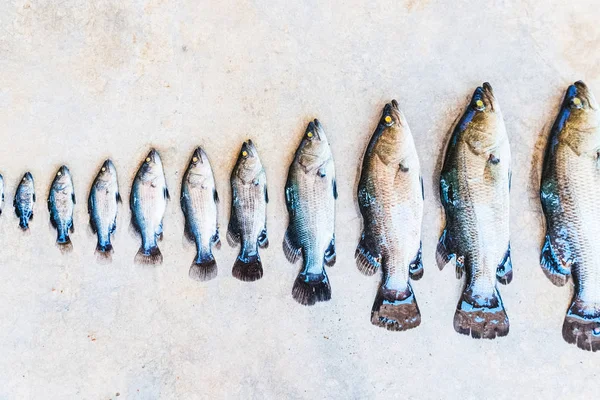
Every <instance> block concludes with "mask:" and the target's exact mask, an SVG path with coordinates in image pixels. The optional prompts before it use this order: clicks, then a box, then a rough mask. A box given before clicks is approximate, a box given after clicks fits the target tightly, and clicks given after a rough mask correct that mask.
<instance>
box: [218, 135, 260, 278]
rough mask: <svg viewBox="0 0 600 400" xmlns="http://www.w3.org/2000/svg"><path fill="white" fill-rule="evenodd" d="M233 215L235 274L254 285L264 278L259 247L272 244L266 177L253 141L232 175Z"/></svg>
mask: <svg viewBox="0 0 600 400" xmlns="http://www.w3.org/2000/svg"><path fill="white" fill-rule="evenodd" d="M230 183H231V216H230V219H229V227H228V229H227V240H228V241H229V244H230V245H231V246H235V245H237V244H238V243H240V244H241V248H240V253H239V254H238V256H237V259H236V261H235V264H234V265H233V269H232V274H233V276H234V277H236V278H237V279H239V280H242V281H245V282H252V281H255V280H258V279H260V278H262V276H263V267H262V262H261V260H260V254H259V252H258V248H259V247H261V248H266V247H267V246H268V245H269V239H268V237H267V203H268V201H269V196H268V194H267V176H266V174H265V170H264V168H263V166H262V163H261V162H260V158H259V157H258V152H257V151H256V147H255V146H254V144H253V143H252V141H251V140H248V141H246V142H244V144H243V145H242V148H241V150H240V154H239V156H238V159H237V162H236V164H235V167H234V168H233V171H232V173H231V179H230Z"/></svg>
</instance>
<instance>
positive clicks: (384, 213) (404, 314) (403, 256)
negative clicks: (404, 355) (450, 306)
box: [355, 100, 423, 331]
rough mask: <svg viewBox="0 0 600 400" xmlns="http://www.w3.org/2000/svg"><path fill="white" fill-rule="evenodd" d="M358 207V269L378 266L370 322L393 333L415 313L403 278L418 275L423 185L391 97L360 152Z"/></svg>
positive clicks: (410, 323)
mask: <svg viewBox="0 0 600 400" xmlns="http://www.w3.org/2000/svg"><path fill="white" fill-rule="evenodd" d="M358 205H359V207H360V212H361V214H362V217H363V233H362V237H361V239H360V243H359V244H358V248H357V249H356V254H355V256H356V259H357V263H358V269H359V270H360V271H361V272H362V273H364V274H366V275H373V274H375V272H377V270H378V269H379V267H382V268H383V282H382V284H381V287H380V288H379V290H378V293H377V297H376V298H375V303H374V304H373V309H372V312H371V322H372V323H373V324H374V325H377V326H381V327H384V328H387V329H389V330H394V331H403V330H406V329H410V328H414V327H416V326H418V325H419V324H420V323H421V314H420V312H419V307H418V305H417V301H416V299H415V295H414V294H413V290H412V287H411V284H410V282H409V277H410V278H411V279H413V280H417V279H420V278H421V277H422V276H423V264H422V262H421V223H422V220H423V183H422V180H421V171H420V165H419V157H418V155H417V150H416V148H415V143H414V141H413V137H412V134H411V131H410V128H409V127H408V123H407V122H406V118H405V117H404V115H403V114H402V112H401V111H400V109H399V108H398V103H397V102H396V100H392V102H391V103H389V104H386V105H385V107H384V108H383V113H382V115H381V119H380V121H379V124H378V125H377V129H376V130H375V133H373V136H372V138H371V141H370V143H369V146H368V148H367V151H366V153H365V157H364V160H363V166H362V172H361V176H360V181H359V184H358Z"/></svg>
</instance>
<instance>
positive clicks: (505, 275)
mask: <svg viewBox="0 0 600 400" xmlns="http://www.w3.org/2000/svg"><path fill="white" fill-rule="evenodd" d="M512 278H513V267H512V258H511V256H510V243H509V244H508V249H506V253H505V254H504V258H503V259H502V261H501V262H500V264H499V265H498V268H496V279H498V282H500V283H501V284H503V285H508V284H509V283H510V282H511V281H512Z"/></svg>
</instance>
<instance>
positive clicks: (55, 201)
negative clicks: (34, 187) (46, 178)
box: [48, 165, 76, 251]
mask: <svg viewBox="0 0 600 400" xmlns="http://www.w3.org/2000/svg"><path fill="white" fill-rule="evenodd" d="M75 203H76V201H75V189H74V188H73V179H72V178H71V172H70V171H69V168H67V167H66V166H65V165H63V166H62V167H60V168H59V170H58V172H56V176H55V177H54V181H52V186H51V187H50V194H49V195H48V210H49V211H50V223H51V224H52V226H53V227H54V229H56V234H57V237H56V243H57V244H58V246H59V247H60V249H61V250H62V251H70V250H71V249H72V247H73V246H72V244H71V238H70V237H69V232H71V233H72V232H73V231H74V226H73V209H74V208H75Z"/></svg>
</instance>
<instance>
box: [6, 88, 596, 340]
mask: <svg viewBox="0 0 600 400" xmlns="http://www.w3.org/2000/svg"><path fill="white" fill-rule="evenodd" d="M510 163H511V154H510V147H509V141H508V136H507V132H506V128H505V125H504V120H503V117H502V112H501V110H500V106H499V103H498V101H497V99H496V98H495V96H494V93H493V90H492V87H491V86H490V84H489V83H484V84H483V85H482V86H481V87H478V88H477V89H476V90H475V92H474V94H473V96H472V99H471V102H470V104H469V105H468V107H467V108H466V110H465V112H464V114H463V115H462V117H461V118H460V119H459V120H458V122H457V123H456V125H455V127H454V129H453V132H452V135H451V137H450V140H449V143H448V145H447V148H446V154H445V160H444V164H443V167H442V171H441V176H440V198H441V203H442V205H443V207H444V210H445V216H446V218H445V219H446V222H445V227H444V230H443V232H442V234H441V237H440V240H439V243H438V245H437V254H436V260H437V264H438V267H439V268H440V269H442V268H444V267H445V265H446V264H448V263H449V262H450V261H452V260H453V261H454V265H455V269H456V276H457V278H462V276H463V275H465V276H466V280H465V286H464V290H463V293H462V295H461V297H460V299H459V301H458V305H457V309H456V313H455V316H454V328H455V330H456V331H457V332H459V333H462V334H466V335H471V336H472V337H474V338H488V339H493V338H495V337H498V336H505V335H507V334H508V331H509V319H508V316H507V314H506V311H505V308H504V305H503V302H502V297H501V295H500V292H499V290H498V287H497V282H500V283H501V284H508V283H510V282H511V280H512V277H513V268H512V261H511V248H510V239H509V192H510V185H511V169H510ZM0 183H2V182H0ZM230 184H231V189H232V201H231V211H230V220H229V224H228V228H227V240H228V242H229V243H230V244H231V245H232V246H236V245H238V244H239V246H240V252H239V255H238V257H237V259H236V261H235V264H234V266H233V270H232V274H233V275H234V276H235V277H236V278H238V279H240V280H243V281H255V280H257V279H260V278H261V277H262V275H263V267H262V263H261V259H260V253H259V248H266V247H267V246H268V244H269V240H268V236H267V228H266V215H267V214H266V208H267V203H268V201H269V196H268V193H267V182H266V175H265V171H264V168H263V166H262V164H261V161H260V158H259V156H258V152H257V149H256V147H255V146H254V144H253V143H252V141H251V140H248V141H246V142H244V144H243V145H242V148H241V150H240V153H239V156H238V160H237V162H236V165H235V167H234V169H233V171H232V174H231V178H230ZM3 186H4V185H3V183H2V185H0V187H1V188H2V190H3ZM598 187H600V111H599V108H598V103H597V102H596V100H595V98H594V96H593V95H592V93H591V92H590V90H589V89H588V88H587V86H586V85H585V84H584V83H583V82H581V81H579V82H576V83H575V84H573V85H571V86H569V88H568V90H567V92H566V95H565V98H564V101H563V103H562V105H561V109H560V112H559V115H558V117H557V119H556V122H555V124H554V126H553V128H552V131H551V135H550V139H549V141H548V145H547V151H546V155H545V160H544V167H543V173H542V183H541V202H542V207H543V211H544V214H545V216H546V227H547V228H546V237H545V243H544V245H543V249H542V254H541V266H542V268H543V271H544V272H545V274H546V275H547V276H548V278H549V279H550V280H551V281H552V282H553V283H554V284H556V285H558V286H562V285H564V284H565V283H566V282H567V281H568V279H569V277H572V279H573V282H574V285H575V294H574V296H573V300H572V304H571V306H570V307H569V309H568V312H567V315H566V317H565V321H564V325H563V337H564V339H565V340H566V341H567V342H570V343H575V344H577V346H578V347H580V348H582V349H586V350H593V351H596V350H598V349H599V348H600V255H599V254H600V253H599V252H597V251H595V250H596V249H595V244H596V243H597V241H598V239H599V238H600V191H599V190H598ZM337 196H338V194H337V185H336V178H335V166H334V162H333V156H332V151H331V148H330V146H329V142H328V140H327V137H326V135H325V132H324V129H323V126H322V125H321V123H320V122H319V121H318V120H316V119H315V120H314V121H311V122H310V123H309V124H308V127H307V128H306V131H305V133H304V135H303V138H302V141H301V143H300V145H299V146H298V149H297V150H296V154H295V156H294V160H293V162H292V164H291V165H290V167H289V171H288V177H287V182H286V185H285V201H286V205H287V210H288V214H289V224H288V227H287V230H286V233H285V238H284V240H283V249H284V253H285V255H286V257H287V259H288V260H289V261H290V262H291V263H295V262H297V261H298V260H299V259H302V268H301V270H300V272H299V274H298V276H297V278H296V280H295V282H294V285H293V288H292V296H293V298H294V299H295V300H296V301H298V302H299V303H301V304H304V305H313V304H315V303H317V302H320V301H327V300H329V299H330V298H331V285H330V282H329V278H328V276H327V273H326V270H325V266H333V265H334V264H335V261H336V249H335V247H336V246H335V230H334V227H335V200H336V199H337ZM3 197H4V195H2V198H3ZM357 197H358V204H359V208H360V212H361V215H362V219H363V231H362V235H361V238H360V241H359V243H358V246H357V249H356V253H355V257H356V261H357V266H358V269H359V270H360V271H361V272H362V273H364V274H366V275H374V274H375V273H377V272H378V270H380V269H381V270H382V276H383V278H382V281H381V285H380V287H379V289H378V291H377V294H376V296H375V301H374V304H373V308H372V314H371V322H372V323H373V324H375V325H377V326H381V327H384V328H387V329H389V330H395V331H403V330H407V329H410V328H414V327H417V326H418V325H419V324H420V322H421V314H420V311H419V306H418V304H417V300H416V296H415V293H414V290H413V288H412V284H411V282H412V281H413V280H418V279H420V278H421V277H422V276H423V263H422V250H421V249H422V246H421V224H422V218H423V204H424V190H423V181H422V178H421V173H420V165H419V158H418V155H417V151H416V148H415V144H414V140H413V137H412V133H411V131H410V128H409V126H408V123H407V120H406V118H405V116H404V115H403V113H402V112H401V111H400V109H399V106H398V103H397V102H396V101H395V100H392V101H391V102H390V103H389V104H386V105H385V107H384V108H383V112H382V115H381V119H380V120H379V123H378V125H377V127H376V129H375V132H374V133H373V135H372V137H371V140H370V142H369V144H368V147H367V149H366V152H365V155H364V158H363V165H362V170H361V176H360V180H359V184H358V193H357ZM168 199H169V191H168V189H167V184H166V180H165V175H164V171H163V166H162V162H161V159H160V156H159V154H158V152H156V151H155V150H152V151H151V152H150V153H149V154H148V156H147V157H146V158H145V160H144V161H143V163H142V164H141V166H140V168H139V170H138V171H137V174H136V176H135V178H134V180H133V184H132V188H131V194H130V209H131V214H132V220H131V222H132V226H133V227H134V228H135V230H136V231H137V232H138V233H139V235H140V238H141V246H140V249H139V251H138V253H137V255H136V256H135V261H136V262H137V263H140V264H159V263H161V262H162V254H161V252H160V249H159V247H158V241H159V240H160V239H161V238H162V235H163V228H162V221H163V215H164V212H165V209H166V205H167V201H168ZM75 201H76V199H75V192H74V189H73V182H72V179H71V175H70V172H69V169H68V168H67V167H66V166H62V167H61V168H60V169H59V170H58V172H57V173H56V176H55V178H54V181H53V182H52V186H51V189H50V194H49V197H48V208H49V211H50V221H51V223H52V225H53V226H54V228H55V229H56V231H57V243H58V244H59V245H60V246H61V247H63V248H65V249H68V248H70V246H71V241H70V238H69V233H70V232H72V231H73V209H74V206H75ZM120 201H121V197H120V195H119V189H118V182H117V174H116V170H115V167H114V165H113V164H112V162H111V161H110V160H107V161H106V162H105V163H104V164H103V165H102V167H101V169H100V171H99V172H98V175H97V176H96V178H95V180H94V183H93V185H92V188H91V190H90V194H89V198H88V212H89V216H90V225H91V227H92V229H93V231H94V232H95V233H96V234H97V237H98V244H97V248H96V251H97V254H98V255H99V257H100V258H101V259H110V257H111V256H110V255H111V253H112V245H111V235H112V233H113V232H114V231H115V229H116V216H117V212H118V208H119V207H118V203H119V202H120ZM180 201H181V209H182V211H183V214H184V216H185V235H186V237H187V238H188V239H189V240H190V241H192V242H194V243H195V245H196V250H197V253H196V257H195V258H194V261H193V263H192V265H191V267H190V271H189V275H190V277H192V278H194V279H198V280H201V281H205V280H209V279H212V278H214V277H215V276H216V275H217V264H216V262H215V258H214V256H213V254H212V248H213V247H215V246H216V247H219V246H220V243H221V240H220V234H219V225H218V222H217V221H218V207H217V203H218V202H219V196H218V194H217V190H216V185H215V179H214V176H213V172H212V168H211V165H210V162H209V160H208V157H207V155H206V153H205V152H204V151H203V150H202V149H201V148H198V149H196V150H195V151H194V153H193V155H192V158H191V160H190V162H189V165H188V167H187V170H186V172H185V174H184V176H183V181H182V184H181V195H180ZM34 202H35V190H34V185H33V177H32V176H31V174H30V173H26V174H25V175H24V176H23V179H22V181H21V182H20V184H19V186H18V188H17V191H16V194H15V199H14V208H15V212H16V214H17V216H18V217H19V225H20V226H21V228H22V229H27V228H28V223H29V220H30V219H31V218H32V217H33V203H34Z"/></svg>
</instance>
